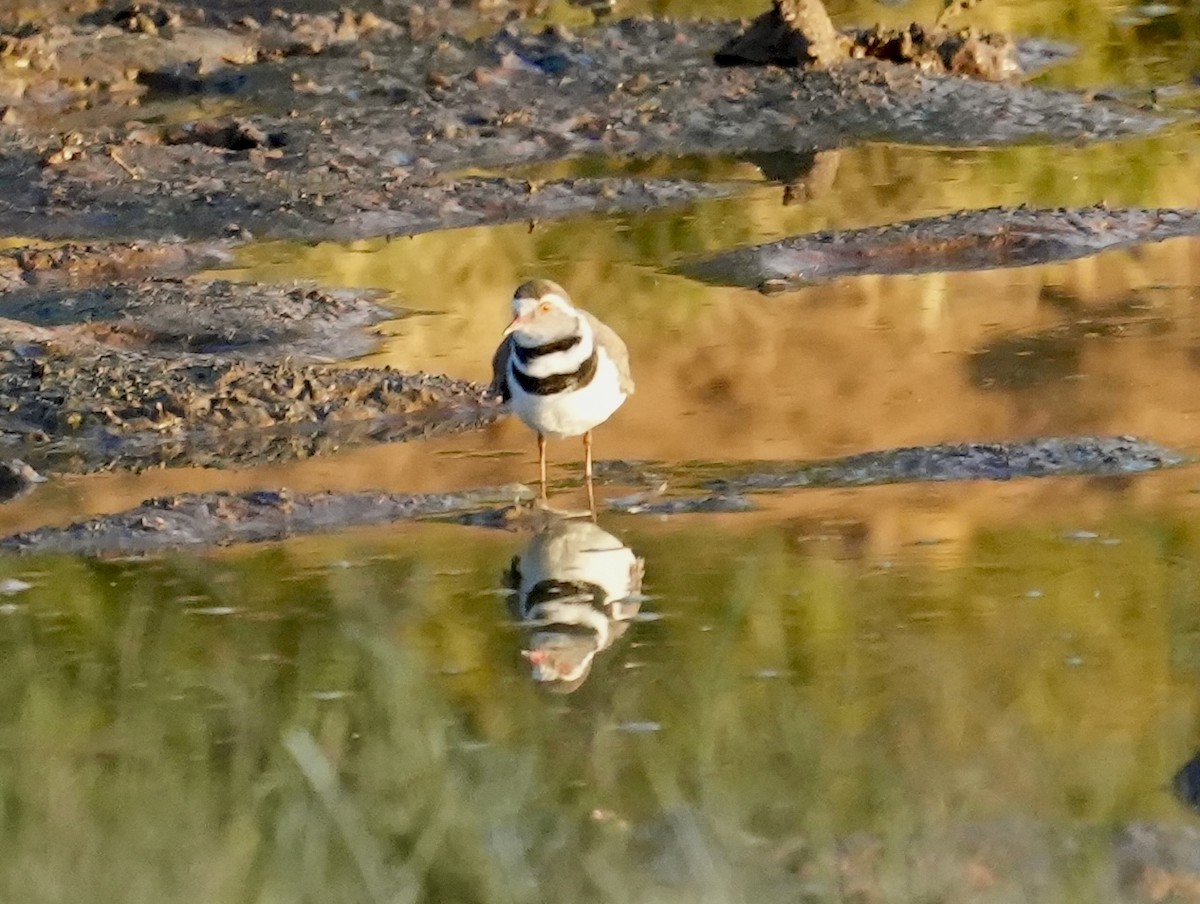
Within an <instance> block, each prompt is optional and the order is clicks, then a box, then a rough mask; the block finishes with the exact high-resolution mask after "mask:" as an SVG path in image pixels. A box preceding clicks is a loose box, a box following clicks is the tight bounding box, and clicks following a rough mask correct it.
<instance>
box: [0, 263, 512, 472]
mask: <svg viewBox="0 0 1200 904" xmlns="http://www.w3.org/2000/svg"><path fill="white" fill-rule="evenodd" d="M194 250H196V249H194ZM198 253H203V252H202V251H198ZM196 260H197V254H195V253H192V252H189V251H184V250H181V248H180V247H179V246H174V245H166V246H163V245H150V246H145V247H141V248H132V249H131V248H130V247H129V246H117V245H108V244H106V245H100V246H67V247H65V248H55V249H48V250H31V249H22V250H19V251H11V252H8V253H0V262H4V261H7V262H8V263H9V264H10V265H11V266H10V268H9V269H10V272H14V273H15V275H14V276H13V277H12V278H11V279H9V280H8V282H7V283H6V284H5V285H4V286H2V287H0V442H3V444H4V445H6V446H7V447H8V448H10V449H13V450H16V449H19V454H20V455H21V456H22V457H24V458H26V459H28V460H29V461H30V462H32V463H33V464H34V465H35V466H36V467H38V468H43V469H48V470H53V471H59V472H61V471H90V470H96V469H102V468H114V467H132V468H136V467H143V466H147V465H160V464H167V463H170V464H179V465H184V464H193V465H195V464H200V465H223V464H243V465H247V464H254V463H258V462H263V461H274V460H279V459H287V458H294V457H307V456H309V455H314V454H318V453H321V452H325V451H328V450H331V449H336V448H340V447H342V446H344V445H346V444H350V443H359V442H367V441H390V440H403V439H412V438H419V437H424V436H428V435H431V434H433V433H441V432H451V431H454V430H461V429H467V428H471V427H477V426H480V425H482V424H484V423H487V422H488V421H490V420H492V419H494V418H495V417H497V416H498V414H499V408H498V403H497V402H495V401H493V400H490V399H488V398H486V395H485V392H484V389H483V388H482V387H480V386H476V385H474V384H471V383H467V382H463V381H458V380H453V379H450V378H447V377H440V376H431V375H427V374H401V373H396V372H393V371H391V370H388V369H383V370H376V369H366V368H358V369H345V368H336V367H328V366H323V363H324V362H328V361H330V360H331V359H342V358H347V357H351V356H354V355H358V354H362V353H365V352H367V351H369V350H370V349H371V348H372V347H373V346H374V345H375V342H376V340H375V337H373V336H372V335H371V334H370V333H369V331H368V330H367V327H369V326H371V325H372V324H375V323H379V322H380V321H383V320H387V319H394V318H396V317H400V316H403V315H404V311H403V310H402V309H399V308H397V307H385V306H383V305H382V304H381V303H380V302H381V300H382V298H383V297H384V294H385V293H382V292H377V291H369V290H325V289H317V288H314V287H311V286H304V285H291V286H273V285H260V284H243V283H231V282H226V281H221V280H208V279H199V278H192V279H160V278H152V279H140V280H129V279H124V280H119V281H116V282H107V281H105V280H106V279H107V278H109V277H111V276H114V275H126V274H128V273H131V272H137V271H138V270H139V269H141V268H142V267H144V266H154V265H155V264H157V263H160V262H164V261H165V262H167V264H169V265H178V266H186V265H194V264H195V262H196Z"/></svg>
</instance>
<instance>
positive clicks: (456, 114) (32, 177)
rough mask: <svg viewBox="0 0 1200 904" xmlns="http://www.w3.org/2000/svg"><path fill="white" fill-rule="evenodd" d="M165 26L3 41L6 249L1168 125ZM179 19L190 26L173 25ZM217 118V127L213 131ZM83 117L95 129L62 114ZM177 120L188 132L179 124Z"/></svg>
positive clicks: (515, 43)
mask: <svg viewBox="0 0 1200 904" xmlns="http://www.w3.org/2000/svg"><path fill="white" fill-rule="evenodd" d="M161 9H163V10H165V11H166V12H164V13H163V15H164V16H166V17H167V20H168V21H167V24H166V25H165V26H159V25H155V24H154V23H153V22H151V23H149V25H150V26H151V27H147V23H144V22H143V23H141V24H138V23H137V21H134V22H132V23H130V22H122V23H117V24H112V23H109V24H104V25H96V24H92V23H90V22H77V23H75V24H73V25H60V26H57V27H56V28H48V29H43V30H41V31H38V30H35V31H34V33H33V34H31V35H27V36H24V37H22V36H19V35H13V34H9V35H7V36H5V41H6V43H5V44H4V50H3V52H4V53H5V54H7V55H8V57H10V58H13V59H15V60H18V61H22V62H23V68H22V69H20V70H19V71H22V72H23V73H24V74H22V75H21V76H20V78H19V79H16V81H14V82H12V83H11V84H9V86H8V89H7V95H5V94H4V92H3V91H2V90H0V97H5V98H6V99H4V100H2V101H0V104H3V105H4V110H3V112H2V113H0V180H2V181H3V182H4V184H5V185H6V186H7V187H8V189H7V191H6V192H5V193H4V197H3V198H0V231H4V232H8V233H13V234H22V235H31V236H42V237H60V238H63V237H70V238H84V237H88V238H90V237H104V238H126V239H147V238H150V239H153V238H158V237H160V236H162V235H175V236H182V237H185V238H189V239H195V240H199V239H214V238H219V237H222V236H226V235H229V234H230V232H231V231H235V232H240V233H242V234H249V235H254V236H258V237H276V238H278V237H291V238H339V239H346V238H352V237H357V236H367V235H379V234H385V233H386V234H397V235H398V234H411V233H415V232H420V231H423V230H428V229H433V228H438V227H445V226H452V225H464V224H467V223H481V222H501V221H505V220H508V221H512V220H521V219H533V220H536V219H540V218H548V217H553V216H561V215H564V214H567V213H571V212H576V211H590V210H612V209H629V208H638V207H650V206H653V207H659V206H663V205H665V204H670V203H677V202H680V201H686V200H690V199H693V198H696V197H702V196H706V195H710V194H711V193H713V192H714V191H717V192H719V191H721V190H722V189H721V188H720V187H719V186H705V185H702V184H697V183H693V182H688V181H687V180H674V181H672V180H667V181H662V182H637V181H630V180H625V181H621V180H599V181H596V180H574V179H569V180H558V181H552V182H549V183H546V184H541V185H536V186H534V185H531V184H530V183H529V182H527V181H525V180H520V179H509V178H505V177H504V176H503V175H499V176H496V177H493V178H481V177H479V176H477V175H476V176H472V175H470V174H468V173H466V172H464V170H465V168H469V167H491V168H502V167H504V166H511V165H515V164H522V163H530V162H536V161H540V160H547V159H560V158H562V157H568V156H573V155H583V154H597V153H604V154H618V155H629V154H643V155H645V154H655V153H671V154H679V153H691V152H698V153H713V152H731V153H736V152H744V151H751V150H753V151H760V152H762V151H770V150H785V149H786V150H801V151H813V150H818V149H822V148H832V147H839V146H843V145H845V144H846V143H848V142H854V141H860V140H864V139H884V140H894V141H903V142H917V143H949V144H992V143H999V142H1012V141H1019V140H1026V139H1030V138H1035V137H1049V138H1055V139H1060V140H1075V139H1088V138H1110V137H1114V136H1118V135H1123V134H1130V133H1145V132H1149V131H1153V130H1155V129H1157V128H1159V127H1160V126H1162V125H1164V124H1165V123H1166V122H1168V119H1167V118H1166V117H1165V116H1163V115H1161V114H1158V113H1153V112H1146V111H1143V110H1139V109H1136V108H1133V107H1129V106H1125V105H1122V104H1119V103H1112V102H1102V101H1098V100H1096V99H1094V98H1090V99H1089V98H1086V97H1084V96H1082V95H1080V94H1072V93H1067V92H1061V91H1051V90H1047V89H1044V88H1040V87H1034V86H1029V85H1021V84H997V83H990V82H985V81H981V80H978V79H968V78H960V77H954V76H950V75H944V74H938V73H936V72H927V71H923V70H922V67H921V66H918V65H914V64H911V63H906V62H899V63H897V62H890V61H886V60H880V59H871V60H867V59H863V60H848V61H846V62H844V63H842V64H840V65H837V66H833V67H829V68H827V69H821V70H815V69H812V70H810V69H781V68H777V67H768V68H744V67H733V68H729V67H720V66H717V65H716V64H715V63H714V62H713V60H712V53H713V49H714V48H716V47H719V46H720V45H721V44H722V43H723V42H724V41H726V40H728V39H729V38H730V37H731V36H732V34H733V33H734V32H735V30H736V28H737V25H736V23H733V22H723V23H722V22H716V23H713V22H709V23H677V22H670V21H659V20H650V19H636V20H624V21H621V22H618V23H614V24H611V25H607V26H603V27H597V28H594V29H589V30H586V31H584V32H581V33H579V34H575V33H571V32H569V31H567V30H565V29H562V28H550V29H546V30H544V31H540V32H539V31H536V30H533V29H527V28H520V27H516V26H506V27H505V28H503V29H500V30H499V31H497V32H495V33H492V34H489V35H486V36H484V37H480V38H477V39H474V40H468V39H467V38H464V37H460V36H456V35H452V34H451V35H443V36H442V37H441V39H440V40H430V39H429V35H428V33H427V31H425V30H423V29H422V28H418V27H416V26H414V25H413V24H412V22H409V23H399V24H398V23H394V22H388V21H386V20H383V19H380V18H379V17H372V18H371V19H369V20H367V19H366V14H363V15H360V16H356V15H355V14H351V13H342V14H336V15H333V16H331V17H326V18H324V19H320V23H321V24H314V23H316V22H317V20H316V19H312V18H310V19H304V18H303V17H301V16H300V14H289V13H284V14H281V16H279V17H274V16H273V17H272V19H271V21H270V22H267V23H255V24H256V25H257V27H255V25H251V24H247V23H245V22H242V21H233V22H225V21H224V20H223V19H220V18H219V17H210V18H207V19H205V20H204V21H196V22H192V21H190V20H189V19H188V18H187V17H186V16H183V14H182V13H179V12H175V13H172V12H171V10H172V9H173V7H171V6H169V5H163V6H162V7H161ZM172 15H175V16H183V17H182V18H181V19H180V20H179V22H178V23H177V24H171V23H172V22H173V21H174V20H172V19H171V18H170V17H171V16H172ZM318 18H320V17H318ZM135 19H136V17H135ZM364 20H365V21H367V23H368V24H369V26H370V27H367V25H364V24H363V23H364ZM131 28H132V29H133V31H132V32H131V31H130V29H131ZM305 29H307V31H306V30H305ZM314 31H315V33H317V35H318V36H317V37H315V38H311V39H310V38H309V37H304V36H301V34H302V33H303V34H304V35H307V34H308V33H309V32H314ZM85 46H86V47H87V48H89V54H90V56H89V57H88V60H89V62H88V65H89V67H93V66H94V67H96V68H95V71H96V72H99V73H103V72H108V71H109V70H111V73H110V75H103V74H100V75H92V76H89V79H88V80H81V77H80V75H79V73H78V72H77V71H75V69H73V68H72V66H73V65H74V64H73V63H72V62H71V61H72V60H75V59H76V58H77V57H79V51H78V48H80V47H85ZM197 61H198V62H197ZM181 67H182V69H183V70H184V71H183V72H182V74H181V72H180V70H181ZM926 68H927V67H926ZM193 70H194V71H193ZM77 82H78V83H79V84H78V85H77V84H76V83H77ZM181 98H182V99H183V101H182V102H183V106H182V108H181V107H180V104H181ZM200 102H205V103H209V108H210V109H212V108H213V105H214V104H215V105H216V108H217V115H216V116H200V117H196V115H195V112H196V110H197V105H198V104H199V105H200V107H201V108H203V104H202V103H200ZM71 106H76V107H82V109H79V110H77V111H76V112H66V113H65V114H64V107H71ZM172 111H174V112H173V113H172ZM183 111H188V112H190V113H191V115H190V116H189V115H188V112H183ZM181 112H182V115H183V117H184V121H183V122H182V123H176V122H171V121H169V120H171V119H172V117H173V116H179V115H181Z"/></svg>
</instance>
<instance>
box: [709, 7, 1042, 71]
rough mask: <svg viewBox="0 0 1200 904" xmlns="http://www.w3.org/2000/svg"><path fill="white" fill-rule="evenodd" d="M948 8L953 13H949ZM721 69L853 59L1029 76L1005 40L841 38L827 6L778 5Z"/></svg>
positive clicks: (870, 33)
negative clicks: (738, 66)
mask: <svg viewBox="0 0 1200 904" xmlns="http://www.w3.org/2000/svg"><path fill="white" fill-rule="evenodd" d="M948 8H949V7H948ZM714 59H715V61H716V63H717V65H719V66H737V65H746V64H750V65H757V66H765V65H774V66H807V65H816V66H832V65H834V64H835V63H839V62H842V61H844V60H848V59H873V60H883V61H885V62H889V63H899V64H903V65H911V66H915V67H916V68H918V69H920V70H921V71H922V72H927V73H932V74H936V75H965V76H969V77H971V78H979V79H987V80H989V81H1006V80H1008V79H1012V78H1017V77H1019V76H1021V75H1023V74H1024V71H1023V69H1022V67H1021V61H1020V57H1019V54H1018V49H1017V45H1016V44H1015V43H1014V42H1013V41H1012V39H1010V38H1008V37H1007V36H1005V35H1001V34H996V33H979V32H976V31H975V30H973V29H970V28H963V29H957V30H951V29H948V28H946V27H945V26H944V25H943V24H942V20H941V19H939V21H938V23H937V24H935V25H934V26H933V27H932V28H929V29H926V28H925V27H924V26H922V25H920V24H918V23H916V22H914V23H912V24H911V25H908V26H907V27H905V28H883V27H881V26H874V27H872V28H865V29H855V30H852V31H849V32H846V33H839V32H838V31H837V29H835V28H834V26H833V22H832V21H830V18H829V14H828V13H827V12H826V11H825V6H824V4H823V3H822V0H773V2H772V4H771V8H770V9H769V10H767V11H766V12H765V13H763V14H762V15H761V16H759V17H758V18H757V19H755V20H754V21H753V22H752V23H751V24H750V26H749V27H748V28H747V29H746V30H745V31H744V32H742V33H741V34H739V35H738V36H737V37H735V38H733V39H732V40H730V41H729V42H727V43H726V44H725V45H724V46H723V47H722V48H721V49H720V50H718V51H717V53H716V55H715V57H714Z"/></svg>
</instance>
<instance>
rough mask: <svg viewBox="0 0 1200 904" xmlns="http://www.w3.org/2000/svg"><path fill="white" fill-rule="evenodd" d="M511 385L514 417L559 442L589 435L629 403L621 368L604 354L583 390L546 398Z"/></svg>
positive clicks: (513, 382)
mask: <svg viewBox="0 0 1200 904" xmlns="http://www.w3.org/2000/svg"><path fill="white" fill-rule="evenodd" d="M510 385H511V387H512V401H511V403H510V404H511V406H512V410H513V413H514V414H516V415H517V417H519V418H520V419H521V420H522V421H524V422H525V424H526V425H527V426H528V427H529V428H530V429H532V430H536V431H538V432H539V433H542V434H544V435H545V436H549V437H553V438H556V439H562V438H563V437H567V436H579V435H581V434H583V433H587V432H588V431H589V430H591V429H592V428H593V427H596V426H598V425H600V424H603V423H604V422H605V421H607V420H608V419H609V418H610V417H612V414H613V412H614V411H616V410H617V409H618V408H620V407H621V404H622V403H623V402H624V401H625V393H623V392H621V383H620V379H619V378H618V376H617V367H616V365H615V364H613V363H612V360H611V359H610V358H609V357H608V355H606V354H604V352H603V351H600V353H599V354H598V355H597V362H596V375H595V376H594V377H593V378H592V382H590V383H589V384H588V385H587V386H584V387H582V388H580V389H574V390H571V391H570V392H559V393H555V394H554V395H544V396H542V395H534V394H533V393H527V392H526V391H525V390H523V389H522V388H521V387H520V386H519V385H517V383H516V381H515V380H514V381H512V383H511V384H510Z"/></svg>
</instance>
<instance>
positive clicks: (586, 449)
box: [583, 430, 596, 522]
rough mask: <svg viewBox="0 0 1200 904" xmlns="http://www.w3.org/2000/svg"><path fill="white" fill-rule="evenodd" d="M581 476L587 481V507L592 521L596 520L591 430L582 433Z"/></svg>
mask: <svg viewBox="0 0 1200 904" xmlns="http://www.w3.org/2000/svg"><path fill="white" fill-rule="evenodd" d="M583 476H584V479H585V480H586V482H587V494H588V508H590V509H591V510H592V521H593V522H594V521H595V520H596V490H595V488H594V487H593V486H592V431H591V430H589V431H588V432H587V433H585V434H584V435H583Z"/></svg>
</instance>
